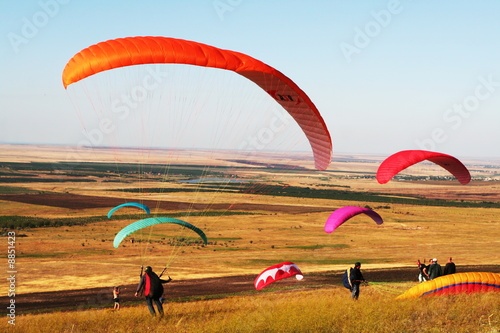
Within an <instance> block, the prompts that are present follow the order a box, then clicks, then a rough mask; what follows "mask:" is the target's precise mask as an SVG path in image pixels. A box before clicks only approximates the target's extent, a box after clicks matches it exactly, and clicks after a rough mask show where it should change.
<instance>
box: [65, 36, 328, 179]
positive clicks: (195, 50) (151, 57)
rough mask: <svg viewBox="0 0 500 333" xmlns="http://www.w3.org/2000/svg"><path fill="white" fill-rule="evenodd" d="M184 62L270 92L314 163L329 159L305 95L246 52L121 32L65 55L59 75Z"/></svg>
mask: <svg viewBox="0 0 500 333" xmlns="http://www.w3.org/2000/svg"><path fill="white" fill-rule="evenodd" d="M159 63H169V64H184V65H194V66H203V67H211V68H219V69H224V70H229V71H234V72H236V73H238V74H240V75H242V76H244V77H246V78H247V79H249V80H251V81H252V82H254V83H255V84H257V85H258V86H259V87H261V88H262V89H263V90H265V91H266V92H267V93H268V94H269V95H271V97H272V98H274V99H275V100H276V101H277V102H278V103H279V104H280V105H281V106H282V107H283V108H284V109H285V110H286V111H287V112H288V113H289V114H290V115H291V116H292V117H293V118H294V119H295V121H296V122H297V123H298V125H299V126H300V127H301V129H302V131H303V132H304V133H305V135H306V137H307V139H308V140H309V143H310V145H311V147H312V150H313V154H314V160H315V166H316V168H317V169H319V170H325V169H326V168H327V167H328V165H329V164H330V162H331V157H332V149H333V148H332V142H331V137H330V133H329V131H328V128H327V127H326V124H325V122H324V120H323V118H322V117H321V115H320V113H319V111H318V109H317V108H316V106H315V105H314V104H313V102H312V101H311V99H310V98H309V97H308V96H307V95H306V94H305V93H304V91H302V90H301V89H300V88H299V87H298V86H297V85H296V84H295V83H294V82H293V81H292V80H290V79H289V78H288V77H286V76H285V75H283V74H282V73H281V72H279V71H278V70H276V69H274V68H273V67H271V66H268V65H266V64H265V63H263V62H261V61H259V60H257V59H254V58H252V57H250V56H248V55H246V54H243V53H239V52H234V51H229V50H223V49H219V48H216V47H213V46H210V45H206V44H201V43H197V42H192V41H187V40H182V39H175V38H168V37H127V38H118V39H114V40H109V41H105V42H101V43H98V44H95V45H92V46H90V47H88V48H86V49H84V50H82V51H80V52H78V53H77V54H76V55H75V56H73V58H71V59H70V60H69V62H68V63H67V64H66V67H65V68H64V71H63V75H62V80H63V85H64V87H65V88H67V87H68V86H69V85H71V84H73V83H75V82H78V81H80V80H82V79H85V78H87V77H89V76H91V75H94V74H97V73H100V72H103V71H107V70H111V69H114V68H119V67H126V66H134V65H143V64H159Z"/></svg>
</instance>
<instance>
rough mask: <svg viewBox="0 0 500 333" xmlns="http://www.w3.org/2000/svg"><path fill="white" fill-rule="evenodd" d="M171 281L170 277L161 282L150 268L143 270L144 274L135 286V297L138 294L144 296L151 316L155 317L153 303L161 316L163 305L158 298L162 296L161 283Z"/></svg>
mask: <svg viewBox="0 0 500 333" xmlns="http://www.w3.org/2000/svg"><path fill="white" fill-rule="evenodd" d="M170 281H172V279H171V278H170V276H169V277H168V280H162V279H160V277H159V276H158V275H156V273H155V272H153V269H152V268H151V266H147V267H146V269H145V270H144V274H143V275H142V276H141V280H140V281H139V285H138V286H137V291H136V292H135V297H138V296H139V294H144V296H146V304H147V305H148V309H149V312H150V313H151V315H153V316H156V312H155V308H154V306H153V303H154V304H156V308H157V310H158V313H159V314H160V316H163V305H162V302H161V301H160V298H161V297H162V295H163V283H168V282H170Z"/></svg>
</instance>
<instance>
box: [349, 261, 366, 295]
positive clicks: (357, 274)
mask: <svg viewBox="0 0 500 333" xmlns="http://www.w3.org/2000/svg"><path fill="white" fill-rule="evenodd" d="M349 277H350V279H351V286H352V289H351V297H352V298H353V299H358V297H359V291H360V290H359V285H360V284H361V282H366V280H365V278H364V277H363V274H362V273H361V263H360V262H357V263H355V264H354V268H353V269H352V270H351V274H350V276H349Z"/></svg>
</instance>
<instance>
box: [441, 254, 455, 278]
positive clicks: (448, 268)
mask: <svg viewBox="0 0 500 333" xmlns="http://www.w3.org/2000/svg"><path fill="white" fill-rule="evenodd" d="M456 272H457V268H456V266H455V263H454V262H453V259H452V258H451V257H450V258H449V259H448V262H447V263H446V265H444V271H443V275H448V274H455V273H456Z"/></svg>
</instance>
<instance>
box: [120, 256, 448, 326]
mask: <svg viewBox="0 0 500 333" xmlns="http://www.w3.org/2000/svg"><path fill="white" fill-rule="evenodd" d="M424 261H425V259H424ZM417 265H418V269H419V275H418V280H419V282H424V281H429V280H433V279H435V278H437V277H439V276H442V275H448V274H454V273H456V266H455V263H454V262H453V259H452V258H451V257H450V258H449V259H448V262H447V263H446V265H445V267H444V270H443V269H442V267H441V265H440V264H438V260H437V259H436V258H434V259H430V260H429V264H428V265H426V264H425V263H423V262H421V261H420V259H418V261H417ZM170 281H172V278H170V276H169V277H168V280H162V279H161V274H160V276H158V275H157V274H156V273H155V272H153V269H152V268H151V267H150V266H147V267H146V269H145V270H144V274H142V273H141V279H140V281H139V285H138V286H137V290H136V292H135V296H136V297H139V295H141V294H142V295H144V296H145V297H146V304H147V306H148V309H149V312H150V313H151V315H153V316H155V315H156V311H155V308H154V305H156V308H157V311H158V313H159V315H160V316H163V305H162V303H163V302H162V296H163V284H164V283H168V282H170ZM361 283H366V280H365V278H364V277H363V273H361V263H360V262H356V263H355V264H354V268H351V269H350V274H349V284H350V286H351V288H350V290H351V297H352V299H354V300H357V299H358V298H359V293H360V285H361ZM113 300H114V302H115V306H114V309H115V310H118V309H120V288H119V287H114V288H113Z"/></svg>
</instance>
